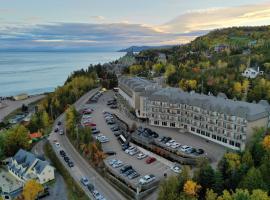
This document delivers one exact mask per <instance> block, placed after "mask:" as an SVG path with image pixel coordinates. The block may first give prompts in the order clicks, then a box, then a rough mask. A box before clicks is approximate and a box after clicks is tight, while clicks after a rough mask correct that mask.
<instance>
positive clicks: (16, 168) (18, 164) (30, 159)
mask: <svg viewBox="0 0 270 200" xmlns="http://www.w3.org/2000/svg"><path fill="white" fill-rule="evenodd" d="M8 170H9V172H10V173H11V174H12V175H13V176H15V177H16V178H17V179H18V180H20V181H22V182H23V183H25V182H26V181H28V180H30V179H34V180H36V181H37V182H39V183H40V184H44V183H47V182H49V181H51V180H54V179H55V176H54V167H52V166H51V165H50V164H49V163H48V162H47V161H43V160H40V159H39V158H37V157H36V156H35V155H34V154H32V153H30V152H27V151H25V150H23V149H20V150H19V151H18V152H17V153H16V154H15V156H14V157H13V158H11V159H10V161H9V164H8Z"/></svg>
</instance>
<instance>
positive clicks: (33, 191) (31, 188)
mask: <svg viewBox="0 0 270 200" xmlns="http://www.w3.org/2000/svg"><path fill="white" fill-rule="evenodd" d="M42 191H43V187H42V185H41V184H39V183H38V182H37V181H35V180H29V181H27V182H26V183H25V185H24V188H23V197H24V199H25V200H35V199H36V197H37V195H38V193H40V192H42Z"/></svg>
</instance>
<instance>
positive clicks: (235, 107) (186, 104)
mask: <svg viewBox="0 0 270 200" xmlns="http://www.w3.org/2000/svg"><path fill="white" fill-rule="evenodd" d="M133 79H135V80H136V81H135V80H134V81H132V80H133ZM140 80H141V79H138V78H136V77H135V78H129V80H128V81H126V82H125V81H123V82H122V83H121V87H122V88H128V92H129V93H130V94H133V93H136V91H134V89H135V90H136V87H134V84H135V83H134V82H136V84H135V85H140V83H138V82H140ZM144 81H145V79H144V80H143V83H144V84H146V83H145V82H144ZM120 82H121V81H120ZM126 83H127V84H126ZM130 83H133V84H130ZM141 84H142V83H141ZM130 85H131V86H132V87H130ZM144 87H145V88H147V87H146V86H144ZM140 88H143V85H142V87H140ZM150 88H151V89H148V90H146V89H142V90H140V92H139V93H137V94H136V95H137V96H136V98H135V99H139V100H140V101H139V104H138V105H139V107H136V108H137V110H139V113H140V115H137V117H143V118H147V119H148V121H149V124H150V125H153V126H161V127H168V128H175V129H179V131H181V132H188V133H190V134H194V135H197V136H200V137H202V138H205V139H207V140H209V141H213V142H215V143H218V144H220V145H223V146H225V147H228V148H230V149H235V150H244V149H245V145H246V142H247V141H248V140H249V139H250V138H251V134H252V133H253V128H255V127H265V128H267V127H270V124H269V121H270V117H269V116H270V106H269V104H268V103H267V102H266V101H260V102H259V103H258V104H256V103H247V102H243V101H235V100H230V99H227V98H226V97H225V96H224V95H219V96H217V97H215V96H208V95H202V94H197V93H194V92H190V93H188V92H183V91H182V90H180V89H178V88H171V87H167V88H160V87H159V88H157V87H150ZM126 91H127V90H122V92H121V93H120V94H121V95H122V96H128V94H127V93H126ZM131 96H133V95H131Z"/></svg>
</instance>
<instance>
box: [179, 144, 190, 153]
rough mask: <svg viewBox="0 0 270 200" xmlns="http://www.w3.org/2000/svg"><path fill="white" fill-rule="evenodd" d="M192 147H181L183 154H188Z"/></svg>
mask: <svg viewBox="0 0 270 200" xmlns="http://www.w3.org/2000/svg"><path fill="white" fill-rule="evenodd" d="M191 148H192V147H190V146H187V145H183V146H181V147H180V151H183V152H187V151H188V150H189V149H191Z"/></svg>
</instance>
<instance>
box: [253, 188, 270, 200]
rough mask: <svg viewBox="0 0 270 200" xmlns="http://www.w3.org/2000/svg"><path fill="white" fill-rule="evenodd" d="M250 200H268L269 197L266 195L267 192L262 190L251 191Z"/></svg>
mask: <svg viewBox="0 0 270 200" xmlns="http://www.w3.org/2000/svg"><path fill="white" fill-rule="evenodd" d="M250 199H251V200H270V197H269V196H268V195H267V192H265V191H262V190H253V191H252V194H251V195H250Z"/></svg>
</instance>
